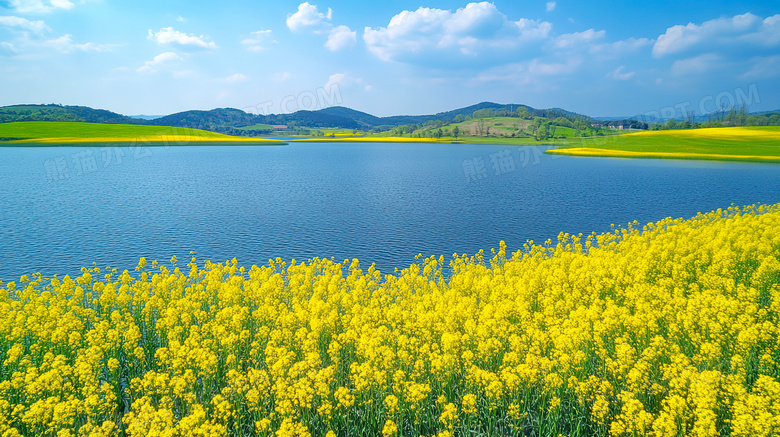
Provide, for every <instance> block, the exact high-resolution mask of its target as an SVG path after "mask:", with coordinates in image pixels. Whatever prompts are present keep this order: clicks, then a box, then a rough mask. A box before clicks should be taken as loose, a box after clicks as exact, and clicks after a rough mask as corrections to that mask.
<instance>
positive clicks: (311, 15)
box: [287, 2, 357, 51]
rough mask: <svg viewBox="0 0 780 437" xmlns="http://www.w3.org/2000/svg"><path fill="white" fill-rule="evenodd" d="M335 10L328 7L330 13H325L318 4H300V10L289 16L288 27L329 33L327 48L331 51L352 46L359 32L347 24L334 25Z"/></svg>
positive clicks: (317, 32)
mask: <svg viewBox="0 0 780 437" xmlns="http://www.w3.org/2000/svg"><path fill="white" fill-rule="evenodd" d="M332 18H333V10H332V9H331V8H328V13H327V14H323V13H322V12H320V11H319V10H318V9H317V5H312V4H309V2H305V3H301V4H300V5H298V11H297V12H295V13H293V14H289V15H288V16H287V27H288V28H290V30H291V31H293V32H310V33H314V34H325V33H327V34H328V40H327V41H325V48H327V49H328V50H330V51H337V50H342V49H345V48H348V47H352V46H354V45H355V43H356V42H357V32H355V31H353V30H352V29H350V28H349V27H347V26H334V25H333V23H332V22H331V19H332Z"/></svg>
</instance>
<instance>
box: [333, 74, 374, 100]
mask: <svg viewBox="0 0 780 437" xmlns="http://www.w3.org/2000/svg"><path fill="white" fill-rule="evenodd" d="M334 87H335V88H334ZM372 88H373V87H372V86H371V85H368V84H366V83H365V81H364V80H363V78H362V77H355V76H352V75H351V74H349V73H334V74H331V75H330V76H328V81H327V82H326V83H325V85H324V86H323V89H324V90H325V91H326V92H328V93H331V94H334V93H341V91H342V90H353V91H354V90H362V91H370V90H371V89H372ZM338 100H340V97H339V99H338Z"/></svg>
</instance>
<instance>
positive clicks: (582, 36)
mask: <svg viewBox="0 0 780 437" xmlns="http://www.w3.org/2000/svg"><path fill="white" fill-rule="evenodd" d="M605 34H606V32H605V31H603V30H598V31H596V30H593V29H588V30H586V31H584V32H574V33H566V34H563V35H561V36H559V37H558V38H556V39H555V47H557V48H559V49H569V48H573V47H578V46H582V45H589V44H592V43H594V42H595V41H598V40H601V39H602V38H604V35H605Z"/></svg>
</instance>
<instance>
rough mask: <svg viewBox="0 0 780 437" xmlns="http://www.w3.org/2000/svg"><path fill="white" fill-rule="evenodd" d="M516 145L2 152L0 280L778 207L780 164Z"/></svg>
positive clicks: (431, 250)
mask: <svg viewBox="0 0 780 437" xmlns="http://www.w3.org/2000/svg"><path fill="white" fill-rule="evenodd" d="M540 152H541V149H539V148H534V147H522V146H498V145H496V146H491V145H461V144H458V145H450V144H362V143H319V144H318V143H308V144H307V143H303V144H300V143H299V144H291V145H288V146H192V147H190V146H183V147H171V148H167V149H166V148H163V147H158V148H146V149H144V148H136V149H132V148H128V147H68V148H61V147H58V148H54V147H42V148H8V147H6V148H0V156H1V157H2V158H0V279H2V280H4V281H8V280H15V279H18V278H19V276H20V275H22V274H29V273H32V272H37V271H40V272H41V273H43V274H44V275H46V276H48V275H52V274H58V275H64V274H70V275H73V274H77V273H78V272H79V267H80V266H92V263H93V262H95V263H97V265H98V266H100V267H105V266H107V265H110V266H111V267H116V268H118V269H120V271H121V270H123V269H129V270H132V269H133V268H134V267H135V265H136V264H137V261H138V258H139V257H141V256H144V257H146V258H147V259H148V260H152V259H157V260H160V261H161V262H162V261H165V262H167V260H169V259H170V258H171V256H172V255H176V256H177V257H178V259H179V260H180V264H186V262H188V260H189V258H190V256H189V252H190V251H191V250H193V251H195V255H196V257H197V258H198V260H199V262H200V263H202V262H203V261H204V260H207V259H208V260H212V261H215V262H221V261H225V260H227V259H232V258H234V257H235V258H237V259H238V261H239V263H240V264H241V265H246V266H249V265H251V264H265V263H267V262H268V259H269V258H275V257H281V258H283V259H285V260H287V261H289V260H290V259H291V258H295V259H297V260H306V259H309V258H311V257H315V256H318V257H324V258H331V257H333V258H334V259H335V260H336V261H343V260H344V259H347V258H349V259H352V258H358V259H359V260H360V261H361V265H362V266H364V267H368V266H369V265H370V264H371V263H376V265H377V267H378V268H379V269H380V270H382V271H384V272H388V273H391V272H392V271H393V269H394V268H399V269H400V268H405V267H408V266H409V264H411V263H413V262H414V256H415V255H416V254H418V253H422V254H423V255H431V254H436V255H445V256H450V255H451V254H453V253H454V252H457V253H467V254H474V253H476V252H477V251H479V250H480V249H485V251H486V252H488V253H489V250H490V248H493V247H497V246H498V244H499V241H500V240H505V241H506V242H507V244H508V246H509V250H510V251H515V250H518V249H519V248H521V247H522V245H523V243H525V242H526V241H527V240H535V241H537V242H543V241H544V240H546V239H548V238H552V239H553V240H554V239H555V238H556V236H557V235H558V233H559V232H561V231H565V232H570V233H580V232H582V233H586V234H587V233H590V232H592V231H596V232H604V231H608V230H609V229H610V224H612V223H615V224H625V223H627V222H630V221H633V220H638V221H639V222H640V223H642V224H644V223H647V222H651V221H656V220H660V219H662V218H664V217H668V216H672V217H690V216H693V215H695V214H696V213H697V212H706V211H710V210H712V209H717V208H725V207H728V206H730V205H731V204H736V205H740V206H741V205H745V204H752V203H778V202H780V166H776V165H764V164H738V163H713V162H702V161H698V162H697V161H672V160H626V159H606V158H572V157H553V156H550V155H542V154H541V153H540Z"/></svg>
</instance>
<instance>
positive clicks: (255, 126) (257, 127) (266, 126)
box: [237, 123, 274, 130]
mask: <svg viewBox="0 0 780 437" xmlns="http://www.w3.org/2000/svg"><path fill="white" fill-rule="evenodd" d="M237 129H238V130H274V127H273V126H271V125H270V124H262V123H260V124H253V125H252V126H244V127H239V128H237Z"/></svg>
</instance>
